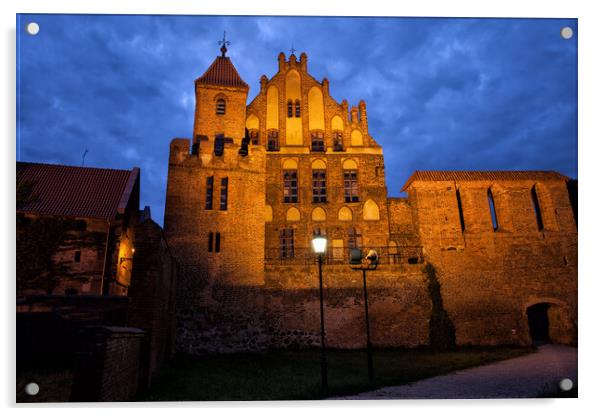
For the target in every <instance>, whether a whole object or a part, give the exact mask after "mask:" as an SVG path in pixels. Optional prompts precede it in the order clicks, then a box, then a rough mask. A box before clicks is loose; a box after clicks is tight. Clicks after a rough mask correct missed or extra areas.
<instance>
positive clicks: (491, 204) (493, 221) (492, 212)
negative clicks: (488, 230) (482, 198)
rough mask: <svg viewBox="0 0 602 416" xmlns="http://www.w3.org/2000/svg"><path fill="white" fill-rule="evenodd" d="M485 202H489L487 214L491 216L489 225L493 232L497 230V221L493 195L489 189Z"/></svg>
mask: <svg viewBox="0 0 602 416" xmlns="http://www.w3.org/2000/svg"><path fill="white" fill-rule="evenodd" d="M487 201H488V202H489V214H490V215H491V225H492V226H493V231H497V230H498V220H497V213H496V211H495V200H494V199H493V194H492V193H491V188H489V189H488V190H487Z"/></svg>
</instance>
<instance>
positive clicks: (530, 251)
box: [408, 181, 577, 345]
mask: <svg viewBox="0 0 602 416" xmlns="http://www.w3.org/2000/svg"><path fill="white" fill-rule="evenodd" d="M492 185H493V186H492ZM533 185H534V181H507V182H503V181H497V182H495V183H493V184H492V183H491V182H487V181H482V182H478V181H476V182H474V181H473V182H457V183H454V182H453V181H449V182H419V181H418V182H415V183H413V184H412V186H411V187H410V189H409V191H408V193H409V195H410V203H411V204H412V205H413V207H414V209H415V210H416V217H417V226H418V229H419V235H420V239H421V243H422V245H423V246H424V252H425V256H426V258H427V259H428V260H429V261H430V262H431V263H432V264H433V265H434V266H435V267H436V268H437V271H438V277H439V280H440V282H441V291H442V296H443V302H444V307H445V309H446V310H447V312H448V313H449V315H450V317H451V318H452V321H453V322H454V325H455V329H456V336H457V340H458V343H459V344H478V345H496V344H522V345H528V344H530V343H531V339H530V335H529V327H528V321H527V314H526V309H527V307H529V306H531V305H533V304H536V303H547V304H550V305H552V306H554V307H553V308H552V309H551V311H552V312H550V314H549V315H550V321H551V322H550V335H551V338H552V341H554V342H561V343H576V321H577V234H576V227H575V223H574V221H573V217H572V212H571V209H570V202H569V199H568V194H567V192H566V185H565V183H564V182H563V181H548V182H545V183H539V184H538V191H539V192H538V196H539V200H540V206H541V214H542V217H543V226H544V228H543V229H542V230H538V227H537V221H536V217H535V212H534V207H533V204H532V201H531V197H530V190H531V187H532V186H533ZM490 188H492V189H493V196H494V200H495V208H496V214H497V219H498V223H499V226H498V229H497V230H494V229H493V225H492V219H491V215H490V210H489V204H488V199H487V190H488V189H490ZM456 189H460V194H461V202H462V212H463V217H464V223H465V230H464V231H462V227H461V223H460V216H459V209H458V203H457V198H456ZM559 328H561V329H559Z"/></svg>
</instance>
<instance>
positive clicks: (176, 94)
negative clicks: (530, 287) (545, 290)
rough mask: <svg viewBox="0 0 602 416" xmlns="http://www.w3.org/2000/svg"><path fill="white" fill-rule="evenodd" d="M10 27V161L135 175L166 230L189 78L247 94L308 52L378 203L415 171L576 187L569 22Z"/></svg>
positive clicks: (137, 19) (112, 19) (223, 19)
mask: <svg viewBox="0 0 602 416" xmlns="http://www.w3.org/2000/svg"><path fill="white" fill-rule="evenodd" d="M34 17H35V19H36V21H37V22H39V23H40V25H41V27H42V30H41V31H40V34H39V35H38V36H25V35H22V33H23V31H19V40H18V41H19V57H18V65H19V91H20V94H19V96H18V98H17V100H18V123H19V140H20V146H18V149H19V150H20V155H19V157H20V159H21V160H28V161H38V162H48V163H64V164H74V165H79V164H81V155H82V153H83V151H84V150H85V149H89V153H88V155H87V157H86V165H87V166H106V167H111V168H121V169H131V168H132V166H139V167H140V168H141V170H142V183H141V193H142V195H141V205H151V207H152V211H153V217H154V218H155V219H156V220H157V221H158V222H160V223H162V220H163V209H164V203H165V202H164V196H165V186H166V180H167V158H168V150H169V141H170V140H171V139H172V138H173V137H189V136H190V134H191V131H192V123H193V116H194V85H193V80H194V79H195V78H197V77H198V76H200V75H201V74H202V73H203V72H204V71H205V70H206V69H207V67H208V66H209V65H210V63H211V62H212V61H213V59H215V56H217V55H218V54H219V50H218V49H219V47H218V44H217V41H218V40H221V38H222V35H223V31H224V30H226V32H227V37H228V40H229V41H231V45H230V46H229V51H228V55H229V56H230V57H231V59H232V61H233V62H234V64H235V66H236V68H237V69H238V71H239V73H240V74H241V76H242V77H243V79H245V80H246V82H247V83H248V84H249V86H250V93H249V102H250V101H251V99H253V98H254V97H255V95H256V94H257V93H258V90H259V78H260V77H261V75H263V74H266V75H268V76H272V75H273V74H274V73H275V72H276V71H277V55H278V53H279V52H280V51H284V52H285V53H289V52H288V50H289V49H290V48H291V46H292V45H293V44H294V47H295V49H298V52H297V55H299V54H300V53H301V52H302V51H305V52H306V53H307V55H308V67H309V71H310V73H311V74H312V75H313V76H314V77H315V78H316V79H318V80H321V79H322V78H324V77H326V78H329V79H330V80H331V84H330V90H331V94H332V95H333V97H334V98H335V99H337V100H338V101H341V100H342V99H343V98H345V99H347V100H348V101H349V103H350V104H352V105H354V104H357V102H358V101H359V100H360V99H364V100H365V101H366V103H367V109H368V120H369V126H370V133H371V134H372V136H373V137H374V138H375V139H376V140H377V141H378V142H379V143H380V144H381V145H382V146H383V149H384V155H385V161H386V167H387V170H386V175H387V184H388V188H389V192H390V194H391V195H397V194H398V191H399V189H400V188H401V186H402V185H403V183H404V182H405V180H406V179H407V178H408V177H409V175H410V174H411V173H412V171H413V170H417V169H433V170H436V169H487V170H491V169H549V170H557V171H559V172H561V173H564V174H566V175H569V176H573V177H576V175H577V133H576V132H577V112H576V99H577V96H576V86H577V67H576V57H577V46H576V45H577V43H576V41H577V39H576V37H574V38H573V39H572V40H570V41H567V40H564V39H562V38H561V37H560V35H559V33H560V28H561V27H563V26H566V25H570V26H572V27H573V29H574V31H575V33H577V22H576V20H566V19H565V20H561V19H439V18H437V19H428V18H407V19H406V18H404V19H401V18H350V17H344V18H330V17H310V18H291V17H238V16H236V17H228V16H94V15H35V16H34Z"/></svg>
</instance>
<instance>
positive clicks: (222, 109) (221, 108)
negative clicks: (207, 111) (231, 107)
mask: <svg viewBox="0 0 602 416" xmlns="http://www.w3.org/2000/svg"><path fill="white" fill-rule="evenodd" d="M215 114H217V115H219V116H221V115H224V114H226V100H224V99H223V98H220V99H218V100H217V101H216V102H215Z"/></svg>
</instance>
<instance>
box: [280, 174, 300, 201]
mask: <svg viewBox="0 0 602 416" xmlns="http://www.w3.org/2000/svg"><path fill="white" fill-rule="evenodd" d="M283 174H284V202H298V187H297V171H296V170H285V171H283Z"/></svg>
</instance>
